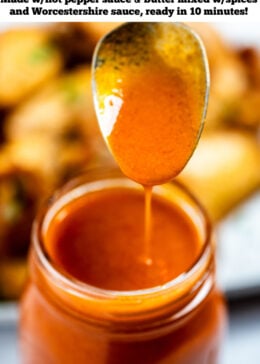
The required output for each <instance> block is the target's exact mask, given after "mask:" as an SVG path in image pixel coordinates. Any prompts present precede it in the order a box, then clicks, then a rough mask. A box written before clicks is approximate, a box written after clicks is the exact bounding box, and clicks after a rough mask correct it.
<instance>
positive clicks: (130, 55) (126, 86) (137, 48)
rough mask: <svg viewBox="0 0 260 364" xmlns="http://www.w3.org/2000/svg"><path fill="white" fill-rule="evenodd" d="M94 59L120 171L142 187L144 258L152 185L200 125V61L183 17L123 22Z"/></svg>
mask: <svg viewBox="0 0 260 364" xmlns="http://www.w3.org/2000/svg"><path fill="white" fill-rule="evenodd" d="M97 55H98V56H97V59H96V63H95V64H94V67H95V68H94V80H95V83H94V85H95V87H96V89H95V92H96V104H97V113H98V117H99V124H100V128H101V131H102V133H103V136H104V137H105V140H106V141H107V144H108V146H109V148H110V150H111V152H112V154H113V156H114V158H115V160H116V161H117V163H118V165H119V167H120V168H121V170H122V172H123V173H124V174H125V175H126V176H128V177H129V178H131V179H132V180H134V181H136V182H138V183H140V184H142V185H143V186H144V187H145V219H144V220H145V227H144V232H145V233H144V235H145V239H144V251H145V254H146V258H145V259H146V262H147V263H148V264H150V263H151V256H150V254H149V250H150V245H151V243H150V242H151V235H152V234H153V231H152V223H151V215H152V213H151V187H148V186H154V185H157V184H162V183H165V182H168V181H170V180H171V179H173V178H174V177H175V176H177V175H178V174H179V172H180V171H181V170H182V169H183V168H184V166H185V164H186V163H187V162H188V160H189V158H190V157H191V155H192V153H193V151H194V149H195V147H196V144H197V141H198V139H199V136H200V132H201V129H202V124H203V118H204V113H205V104H206V102H205V101H206V98H207V81H208V80H207V76H208V75H207V66H206V63H205V57H204V55H203V50H202V48H201V44H200V43H199V41H198V39H197V38H196V37H195V36H194V35H193V34H192V33H191V32H190V30H188V29H187V28H186V27H184V26H183V25H178V24H175V25H174V24H160V23H158V24H152V26H151V24H149V23H147V24H146V25H144V24H141V25H140V24H138V23H133V24H126V25H124V26H123V27H122V28H121V31H120V28H119V30H118V31H117V32H115V33H113V32H112V33H111V34H109V35H108V36H107V37H106V38H105V40H104V41H103V42H101V44H100V46H99V49H98V52H97Z"/></svg>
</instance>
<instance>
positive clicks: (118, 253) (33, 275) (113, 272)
mask: <svg viewBox="0 0 260 364" xmlns="http://www.w3.org/2000/svg"><path fill="white" fill-rule="evenodd" d="M142 204H143V191H142V189H141V187H140V186H139V185H137V184H135V183H134V182H132V181H129V180H128V179H126V178H124V177H122V176H121V175H118V174H117V173H116V174H114V173H109V174H107V173H106V174H102V175H100V174H99V173H95V174H88V175H86V176H83V177H79V178H78V179H76V180H74V181H72V182H70V183H68V184H67V185H66V186H65V187H64V188H62V189H61V190H60V191H59V192H57V193H56V194H55V196H54V197H53V199H52V200H51V201H50V202H49V204H48V206H45V207H44V208H43V210H42V211H41V212H40V214H39V216H38V217H37V219H36V222H35V224H34V228H33V232H32V248H31V252H30V268H29V271H30V281H29V283H28V285H27V289H26V291H25V293H24V296H23V299H22V303H21V320H20V347H21V358H22V363H23V364H75V363H77V364H83V363H88V364H155V363H156V364H157V363H158V364H159V363H160V364H217V363H219V361H218V360H219V353H220V347H221V342H222V339H223V333H224V330H225V323H226V311H225V303H224V300H223V297H222V295H221V293H220V292H219V290H218V289H217V287H216V285H215V247H214V241H213V240H212V229H211V225H210V223H209V221H208V218H207V216H206V214H205V212H204V211H203V209H202V208H201V207H200V205H199V204H198V202H197V201H196V200H195V199H194V198H193V197H192V196H191V195H190V193H189V192H188V191H187V190H186V189H185V188H184V187H182V186H180V185H179V184H176V183H170V184H167V185H164V186H159V187H155V188H154V192H153V203H152V206H153V210H152V216H153V220H152V222H153V229H154V231H153V230H152V232H151V234H152V236H153V235H154V236H155V238H156V239H157V240H158V242H157V243H156V242H155V243H154V248H153V247H152V246H151V249H152V250H153V249H155V251H154V252H153V253H151V257H152V259H151V261H152V262H153V261H154V262H155V266H154V267H143V266H142V264H141V263H140V262H141V260H140V259H139V258H140V256H142V253H140V252H139V249H140V250H142V248H140V242H138V244H135V240H136V239H137V240H138V234H137V232H136V231H135V228H137V230H138V229H139V228H140V229H141V226H142V214H143V211H140V210H142V208H141V206H142ZM121 220H122V221H121ZM107 221H108V222H107ZM131 224H134V226H135V227H134V228H133V227H132V226H131ZM136 226H137V227H136ZM172 226H173V227H172ZM171 229H173V230H171ZM157 230H158V231H157ZM182 230H183V231H182ZM188 230H190V232H189V233H187V231H188ZM175 231H176V233H175ZM161 234H162V235H161ZM165 234H173V235H174V236H173V237H170V239H168V238H167V237H166V236H165ZM176 236H177V237H176ZM166 240H167V241H166ZM177 240H180V241H178V242H177ZM152 242H153V239H152ZM175 245H176V246H177V247H175ZM172 246H173V248H172ZM182 250H183V251H182ZM191 252H192V253H191ZM139 253H140V254H139ZM138 259H139V260H138ZM135 260H136V261H137V260H138V262H139V263H136V262H135ZM158 262H159V263H160V264H159V263H158ZM157 263H158V264H157ZM152 265H153V264H152ZM174 267H175V268H176V269H175V268H174ZM147 272H148V273H147Z"/></svg>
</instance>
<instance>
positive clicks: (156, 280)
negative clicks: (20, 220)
mask: <svg viewBox="0 0 260 364" xmlns="http://www.w3.org/2000/svg"><path fill="white" fill-rule="evenodd" d="M152 212H153V216H152V220H153V224H152V230H151V231H148V232H147V233H146V234H149V238H147V239H149V257H150V258H151V259H150V260H149V261H147V246H146V245H144V234H145V229H144V223H145V221H144V220H145V219H144V195H143V193H142V191H135V190H131V189H126V188H118V189H117V188H114V189H109V190H102V191H98V192H92V193H89V194H88V195H86V196H84V197H81V198H80V199H77V200H75V201H73V202H71V203H70V204H68V205H67V206H66V207H64V208H63V209H62V210H61V211H60V212H59V213H58V214H57V215H56V217H55V219H54V221H53V222H52V224H51V225H50V228H49V229H48V233H47V236H46V237H45V245H46V248H47V251H48V254H49V255H50V256H51V258H52V260H53V261H54V262H55V263H56V264H58V266H59V267H60V268H62V269H63V270H64V271H66V272H67V273H69V274H70V275H72V276H73V277H75V278H77V279H79V280H81V281H83V282H85V283H88V284H91V285H93V286H97V287H100V288H105V289H111V290H136V289H142V288H148V287H153V286H157V285H161V284H163V283H165V282H167V281H169V280H171V279H172V278H174V277H176V276H178V275H179V274H181V273H182V272H184V271H186V270H188V269H189V268H190V267H191V266H192V264H193V263H194V261H195V259H196V257H197V256H198V254H199V251H200V248H201V247H200V239H199V237H198V232H197V230H196V228H195V227H194V225H193V223H192V221H190V219H189V217H187V216H186V215H185V214H184V212H183V211H182V210H181V208H180V207H178V206H175V205H173V204H171V203H170V202H168V201H167V200H165V199H163V198H162V197H158V196H157V195H154V196H153V210H152Z"/></svg>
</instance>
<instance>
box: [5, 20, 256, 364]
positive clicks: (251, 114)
mask: <svg viewBox="0 0 260 364" xmlns="http://www.w3.org/2000/svg"><path fill="white" fill-rule="evenodd" d="M116 25H117V24H116V23H53V24H41V25H37V24H33V23H31V24H29V25H28V26H26V24H19V23H15V24H10V23H6V24H2V25H1V29H0V32H1V33H0V325H1V320H2V321H4V322H7V321H8V317H9V316H8V315H9V314H10V307H12V308H13V307H14V306H13V305H12V304H11V305H10V304H9V303H10V302H16V300H17V299H18V298H19V297H20V294H21V291H22V289H23V285H24V282H25V279H26V274H27V265H26V256H27V252H28V248H29V244H30V230H31V225H32V221H33V219H34V216H35V213H36V211H37V209H38V208H39V206H40V204H41V202H42V201H43V200H45V199H46V198H47V197H48V196H50V195H51V194H52V192H53V191H54V190H55V189H56V188H58V187H59V186H60V185H62V184H63V183H64V182H65V181H67V180H68V179H70V178H71V177H73V176H74V175H77V174H79V173H80V172H82V171H85V170H87V169H89V168H92V167H96V166H104V165H113V163H114V162H113V160H112V159H111V157H110V155H109V153H108V151H107V149H106V146H105V144H104V142H103V140H102V137H101V135H100V132H99V129H98V126H97V121H96V117H95V113H94V108H93V102H92V94H91V80H90V67H91V57H92V53H93V49H94V47H95V44H96V43H97V41H98V40H99V39H100V37H101V36H102V35H104V34H105V33H106V32H107V31H109V30H110V29H112V28H113V27H115V26H116ZM189 25H190V26H191V27H192V28H194V29H195V30H196V31H197V32H198V34H199V35H200V36H201V38H202V40H203V41H204V44H205V47H206V50H207V54H208V59H209V66H210V75H211V90H210V98H209V107H208V113H207V118H206V123H205V128H204V132H203V135H202V138H201V141H200V142H199V145H198V148H197V150H196V151H195V154H194V156H193V157H192V159H191V160H190V161H189V163H188V165H187V166H186V167H185V169H184V171H183V172H182V173H181V175H180V176H179V177H178V178H179V179H180V180H181V181H182V182H183V183H184V184H186V185H188V187H189V188H190V189H191V191H193V192H194V194H195V195H196V196H197V197H198V198H199V199H200V200H201V202H202V204H203V205H204V206H205V207H206V209H207V211H208V212H209V215H210V217H211V219H212V220H213V221H214V223H215V226H216V234H217V242H218V250H219V257H218V260H219V262H218V263H219V282H220V284H221V286H222V287H223V289H224V290H225V292H226V294H227V297H228V298H229V299H230V302H231V301H232V303H231V305H236V302H237V300H241V299H242V298H243V299H244V298H245V297H246V298H249V297H250V299H252V297H254V298H253V299H254V300H255V299H257V297H258V294H259V293H260V264H259V263H258V262H260V224H259V221H260V220H259V215H260V213H259V212H260V192H259V187H260V146H259V125H260V27H259V24H257V23H255V24H254V23H248V24H247V23H243V26H240V25H239V24H225V23H216V24H215V23H213V24H208V23H190V24H189ZM234 302H235V303H234ZM254 302H257V305H255V303H254V310H256V313H257V315H259V318H260V309H259V307H260V306H258V301H254ZM15 307H16V306H15ZM11 312H12V313H11V315H10V317H16V313H14V312H16V308H15V311H13V310H11ZM257 330H258V331H257V332H258V333H259V327H258V329H257ZM0 350H1V349H0ZM257 355H259V357H258V359H259V360H258V361H256V362H255V363H259V362H260V353H259V352H258V354H257ZM238 363H240V361H239V360H237V361H236V364H238ZM241 363H242V362H241ZM3 364H5V362H3ZM8 364H9V363H8ZM229 364H231V361H230V362H229ZM250 364H253V362H250Z"/></svg>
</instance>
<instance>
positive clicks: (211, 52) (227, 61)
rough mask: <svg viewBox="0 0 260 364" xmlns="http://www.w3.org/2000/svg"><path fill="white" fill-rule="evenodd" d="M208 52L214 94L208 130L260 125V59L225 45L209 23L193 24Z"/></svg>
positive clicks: (258, 56)
mask: <svg viewBox="0 0 260 364" xmlns="http://www.w3.org/2000/svg"><path fill="white" fill-rule="evenodd" d="M190 26H191V27H193V28H194V29H195V30H196V31H197V32H198V34H199V35H200V36H201V38H202V40H203V42H204V44H205V48H206V51H207V55H208V59H209V66H210V76H211V90H210V97H209V105H208V113H207V118H206V130H212V129H215V128H222V127H223V126H227V125H238V124H239V125H245V126H253V127H257V126H259V125H260V109H259V107H258V105H259V102H260V83H259V78H260V55H259V52H257V51H253V50H251V54H249V53H248V54H247V55H245V54H244V57H243V56H242V54H243V53H242V54H241V52H240V51H239V50H237V49H235V48H234V47H231V46H230V45H229V44H228V43H227V42H225V41H224V40H223V39H222V38H221V37H220V36H219V34H218V33H217V32H216V31H215V30H214V29H213V28H212V27H211V26H210V25H209V24H206V23H191V24H190Z"/></svg>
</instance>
